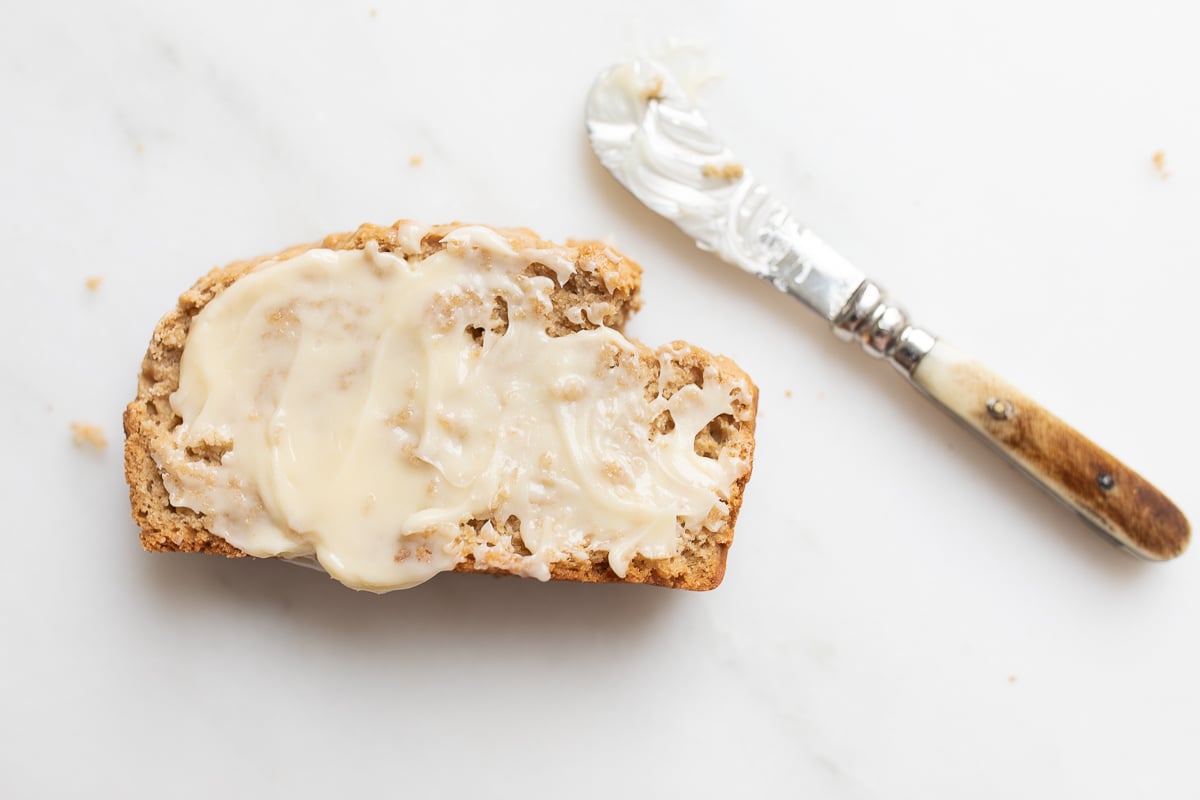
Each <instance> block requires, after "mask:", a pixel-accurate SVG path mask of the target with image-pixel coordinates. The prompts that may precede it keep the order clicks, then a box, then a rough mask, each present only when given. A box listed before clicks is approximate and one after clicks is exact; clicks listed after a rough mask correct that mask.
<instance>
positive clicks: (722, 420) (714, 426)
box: [693, 414, 737, 459]
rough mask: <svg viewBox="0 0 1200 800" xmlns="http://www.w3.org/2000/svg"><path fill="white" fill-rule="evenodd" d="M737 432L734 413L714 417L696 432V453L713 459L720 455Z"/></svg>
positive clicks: (694, 445) (694, 444)
mask: <svg viewBox="0 0 1200 800" xmlns="http://www.w3.org/2000/svg"><path fill="white" fill-rule="evenodd" d="M736 433H737V429H736V427H735V426H734V419H733V415H732V414H722V415H720V416H719V417H716V418H714V419H713V420H712V421H711V422H709V423H708V424H707V425H705V426H704V427H703V428H702V429H701V430H700V432H699V433H697V434H696V440H695V442H694V443H693V447H694V448H695V450H696V455H698V456H704V457H705V458H712V459H715V458H717V457H719V456H720V454H721V448H722V447H724V446H725V443H726V442H728V441H729V439H730V438H731V437H732V436H734V435H735V434H736Z"/></svg>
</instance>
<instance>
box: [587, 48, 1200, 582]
mask: <svg viewBox="0 0 1200 800" xmlns="http://www.w3.org/2000/svg"><path fill="white" fill-rule="evenodd" d="M587 132H588V139H589V141H590V142H591V145H592V149H593V150H594V151H595V153H596V156H597V157H598V158H599V159H600V162H601V163H602V164H603V165H604V166H605V167H606V168H607V169H608V170H609V172H611V173H612V174H613V176H614V177H615V178H616V179H617V180H618V181H619V182H620V183H621V184H622V185H623V186H625V188H626V189H628V190H629V191H630V192H631V193H632V194H633V195H634V197H636V198H637V199H638V200H640V201H642V203H644V204H645V205H646V206H648V207H649V208H650V209H652V210H653V211H655V212H657V213H658V214H660V215H661V216H663V217H665V218H667V219H669V220H670V221H671V222H673V223H675V225H677V226H678V227H679V228H680V229H681V230H682V231H683V232H684V233H686V234H688V235H689V236H691V237H692V239H694V240H695V242H696V244H697V245H698V246H699V247H700V248H701V249H702V250H708V251H711V252H712V253H714V254H715V255H717V256H718V257H719V258H721V259H722V260H723V261H725V262H727V263H729V264H732V265H734V266H736V267H739V268H741V269H743V270H745V271H746V272H749V273H751V274H753V275H757V276H759V277H760V278H763V279H765V280H767V281H768V282H769V283H771V285H773V286H774V287H775V288H777V289H779V290H780V291H782V292H786V293H788V294H790V295H792V296H793V297H795V298H796V299H798V300H800V301H801V302H802V303H804V305H806V306H808V307H809V308H811V309H812V310H813V311H816V312H817V313H818V314H820V315H821V316H822V317H824V318H825V319H826V320H828V321H829V322H830V323H831V325H832V327H833V332H834V333H835V334H836V335H837V336H838V337H839V338H841V339H843V340H846V341H858V342H859V343H860V344H861V345H862V346H863V349H864V350H866V352H867V353H869V354H870V355H872V356H875V357H877V358H881V359H884V360H886V361H888V363H890V364H891V365H892V366H893V367H895V368H896V369H897V370H898V371H899V372H900V373H901V374H902V375H904V376H905V377H906V378H907V379H908V380H909V382H910V383H912V384H913V385H914V386H915V387H916V388H917V389H919V390H920V391H921V392H922V393H923V394H924V395H925V396H927V397H928V398H929V399H931V400H933V401H934V402H935V403H937V404H938V405H939V406H941V407H942V408H943V409H944V410H946V411H947V412H948V413H949V414H950V415H951V416H952V417H954V418H955V419H957V420H958V421H959V422H961V423H963V424H965V425H966V426H967V427H969V428H970V429H971V430H972V431H974V432H975V433H976V434H978V435H979V436H980V438H982V439H983V441H984V442H986V443H987V444H988V445H990V446H991V447H992V448H993V450H994V451H995V452H997V453H999V454H1000V455H1002V456H1004V457H1005V458H1006V459H1007V460H1008V461H1009V462H1010V463H1012V464H1013V465H1015V466H1016V467H1017V468H1018V469H1020V470H1021V471H1022V472H1024V473H1025V474H1026V475H1027V476H1028V477H1029V478H1031V479H1032V480H1033V481H1034V482H1035V483H1037V484H1039V485H1040V486H1041V487H1043V488H1044V489H1046V490H1047V491H1049V492H1050V493H1051V494H1052V495H1053V496H1054V497H1056V498H1058V499H1059V500H1061V501H1062V502H1064V503H1065V504H1066V505H1067V506H1069V507H1070V508H1072V509H1073V510H1075V511H1076V512H1077V513H1078V514H1079V515H1080V516H1081V517H1082V518H1083V519H1084V520H1085V521H1087V522H1088V523H1089V524H1090V525H1091V526H1092V527H1093V528H1095V529H1096V530H1097V531H1099V532H1100V533H1102V534H1104V535H1105V536H1107V537H1108V538H1109V539H1110V540H1111V541H1113V542H1114V543H1116V544H1117V545H1119V546H1121V547H1123V548H1124V549H1125V550H1127V551H1129V552H1131V553H1133V554H1134V555H1136V556H1139V557H1141V558H1145V559H1148V560H1152V561H1164V560H1167V559H1171V558H1174V557H1176V556H1178V555H1180V554H1181V553H1182V552H1183V551H1184V550H1185V549H1186V548H1187V545H1188V542H1189V541H1190V539H1191V526H1190V525H1189V523H1188V521H1187V518H1186V517H1184V515H1183V513H1182V512H1181V511H1180V510H1179V508H1178V507H1176V506H1175V504H1174V503H1172V502H1171V500H1170V499H1168V498H1167V497H1166V496H1165V495H1163V493H1162V492H1160V491H1159V490H1158V489H1157V488H1155V487H1154V486H1153V485H1151V484H1150V483H1149V482H1148V481H1146V480H1145V479H1144V478H1142V476H1141V475H1139V474H1138V473H1137V472H1134V471H1133V470H1132V469H1130V468H1129V467H1127V466H1125V465H1124V464H1123V463H1121V462H1120V461H1119V460H1117V459H1116V458H1115V457H1113V456H1112V455H1110V454H1109V453H1108V452H1106V451H1105V450H1103V449H1102V448H1100V447H1099V446H1098V445H1096V444H1094V443H1093V442H1092V441H1090V440H1089V439H1087V438H1086V437H1085V436H1083V435H1082V434H1080V433H1079V432H1078V431H1076V430H1075V429H1074V428H1072V427H1071V426H1069V425H1067V424H1066V423H1065V422H1063V421H1062V420H1061V419H1059V418H1058V417H1056V416H1054V415H1053V414H1051V413H1050V412H1049V411H1047V410H1046V409H1045V408H1043V407H1042V406H1041V405H1039V404H1038V403H1037V402H1035V401H1034V400H1032V399H1030V398H1029V397H1028V396H1026V395H1025V394H1023V393H1022V392H1020V391H1019V390H1017V389H1016V388H1015V387H1013V386H1012V385H1011V384H1009V383H1007V382H1006V381H1004V380H1003V379H1001V378H1000V377H999V376H998V375H996V374H995V373H993V372H992V371H991V370H990V369H988V368H987V367H985V366H984V365H983V364H981V363H979V362H978V361H975V360H974V359H971V358H969V357H967V356H965V355H963V354H962V353H961V352H959V351H958V350H957V349H955V348H954V347H953V346H952V345H950V344H948V343H947V342H945V341H944V340H942V339H940V338H938V337H936V336H934V335H932V334H930V333H929V332H927V331H925V330H923V329H921V328H919V327H917V326H915V325H913V324H911V323H910V322H909V320H908V317H907V315H906V314H905V312H904V311H903V310H902V309H900V308H899V307H897V306H896V305H893V304H892V303H891V302H890V300H889V298H888V296H887V294H886V293H885V292H884V291H883V290H882V289H881V288H880V287H879V286H877V285H876V284H874V283H872V282H871V281H870V280H868V279H867V278H866V276H865V275H864V274H862V273H861V272H859V271H858V270H857V269H855V268H854V267H853V266H852V265H851V264H850V263H849V262H848V261H846V260H845V259H844V258H842V257H841V256H839V255H838V254H837V253H836V252H835V251H834V250H833V248H831V247H830V246H829V245H827V244H825V242H823V241H821V240H820V239H819V238H818V237H817V236H816V235H815V234H813V233H812V231H810V230H809V229H807V228H805V227H804V226H803V225H801V224H800V223H799V222H798V221H797V220H796V219H795V218H794V217H793V216H792V214H791V213H790V212H789V211H788V209H787V208H785V207H784V206H783V204H782V203H780V202H779V201H778V200H777V199H776V198H775V197H774V196H773V194H772V193H771V191H770V190H769V189H768V188H767V187H765V186H764V185H762V184H760V183H758V181H756V180H755V178H754V176H753V174H752V173H751V172H750V170H749V169H747V168H746V167H745V165H744V164H743V162H742V161H741V159H739V158H738V157H737V156H736V155H735V154H734V152H733V151H732V150H731V149H730V148H729V147H728V146H726V145H725V144H724V143H723V142H722V141H721V140H720V139H718V138H717V137H716V136H715V135H714V134H713V131H712V128H711V126H710V125H709V123H708V120H707V119H706V118H705V117H704V115H703V114H702V113H701V111H700V110H699V108H697V107H696V105H695V103H694V102H693V101H692V99H691V97H690V96H689V94H688V93H687V92H686V91H684V89H683V87H682V86H681V85H680V83H679V81H678V80H676V78H675V77H674V76H673V75H672V74H671V72H670V71H669V70H668V69H667V68H666V67H665V66H664V65H663V64H662V63H660V62H658V61H655V60H653V59H639V60H636V61H632V62H628V63H624V64H619V65H617V66H614V67H612V68H610V69H608V70H606V71H604V72H602V73H601V74H600V76H599V77H598V78H597V79H596V82H595V83H594V84H593V86H592V89H591V92H590V94H589V95H588V100H587Z"/></svg>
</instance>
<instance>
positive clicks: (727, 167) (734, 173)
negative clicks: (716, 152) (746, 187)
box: [700, 161, 746, 181]
mask: <svg viewBox="0 0 1200 800" xmlns="http://www.w3.org/2000/svg"><path fill="white" fill-rule="evenodd" d="M700 174H701V175H703V176H704V177H706V178H724V179H725V180H727V181H736V180H737V179H738V178H740V177H742V176H743V175H745V174H746V168H745V167H743V166H742V165H741V164H739V163H737V162H736V161H730V162H729V163H728V164H719V165H718V164H705V165H704V169H702V170H700Z"/></svg>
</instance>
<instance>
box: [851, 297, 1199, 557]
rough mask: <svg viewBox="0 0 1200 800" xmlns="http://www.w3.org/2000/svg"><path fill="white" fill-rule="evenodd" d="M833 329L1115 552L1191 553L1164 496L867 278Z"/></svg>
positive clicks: (1180, 519)
mask: <svg viewBox="0 0 1200 800" xmlns="http://www.w3.org/2000/svg"><path fill="white" fill-rule="evenodd" d="M834 326H835V327H834V331H835V332H836V333H837V334H838V335H839V337H840V338H843V339H847V340H854V339H857V340H858V341H860V342H861V343H862V345H863V347H864V349H866V350H867V352H868V353H871V354H872V355H875V356H879V357H881V358H886V359H887V360H888V361H889V362H890V363H891V364H892V365H893V366H894V367H896V368H897V369H898V370H899V371H900V372H901V373H902V374H904V375H905V376H906V377H908V379H909V380H910V381H911V382H912V383H913V385H914V386H916V387H917V388H918V389H919V390H920V391H921V392H922V393H923V394H925V395H926V396H927V397H929V398H930V399H932V400H933V401H934V402H936V403H937V404H938V405H939V406H941V407H942V408H943V409H944V410H945V411H947V412H948V413H949V414H950V415H951V416H953V417H955V418H956V419H957V420H959V421H960V422H962V423H964V424H965V425H966V426H967V427H968V428H970V429H971V430H973V431H974V432H975V433H976V434H978V435H979V436H980V437H981V438H982V439H983V440H984V441H985V442H986V443H987V444H988V445H990V446H991V447H992V448H993V449H994V450H995V451H996V452H998V453H1000V454H1001V455H1002V456H1004V457H1005V458H1007V459H1008V460H1009V461H1010V462H1011V463H1012V464H1014V465H1015V466H1016V467H1018V468H1019V469H1020V470H1021V471H1022V472H1024V473H1025V474H1026V475H1027V476H1029V477H1030V478H1031V479H1032V480H1033V481H1034V482H1035V483H1037V484H1039V485H1041V486H1042V487H1043V488H1044V489H1046V490H1047V491H1049V492H1050V493H1051V494H1052V495H1054V496H1055V497H1057V498H1058V499H1059V500H1061V501H1063V502H1064V503H1066V504H1067V505H1068V506H1070V507H1071V508H1072V509H1074V510H1075V511H1076V512H1077V513H1078V514H1079V515H1080V516H1081V517H1083V519H1084V520H1085V521H1087V522H1088V523H1090V524H1091V526H1092V527H1093V528H1095V529H1096V530H1098V531H1099V532H1100V533H1102V534H1104V535H1106V536H1108V537H1109V538H1110V539H1112V540H1113V541H1114V542H1116V543H1117V544H1118V545H1120V546H1122V547H1123V548H1125V549H1126V550H1128V551H1130V552H1131V553H1133V554H1134V555H1137V556H1139V557H1141V558H1144V559H1148V560H1151V561H1165V560H1167V559H1171V558H1174V557H1176V556H1178V555H1179V554H1181V553H1182V552H1183V551H1184V550H1185V549H1186V548H1187V545H1188V542H1189V540H1190V539H1191V526H1190V525H1189V524H1188V521H1187V518H1186V517H1184V515H1183V512H1181V511H1180V510H1179V508H1178V507H1176V506H1175V504H1174V503H1172V502H1171V501H1170V500H1169V499H1168V498H1167V497H1166V496H1165V495H1164V494H1163V493H1162V492H1160V491H1159V490H1158V489H1156V488H1155V487H1154V486H1153V485H1152V484H1150V483H1149V482H1148V481H1147V480H1146V479H1145V478H1143V477H1142V476H1141V475H1139V474H1138V473H1137V472H1135V471H1133V470H1132V469H1130V468H1129V467H1127V466H1125V465H1124V464H1123V463H1121V462H1120V461H1119V460H1117V459H1116V458H1115V457H1114V456H1112V455H1111V454H1110V453H1108V452H1107V451H1105V450H1104V449H1103V448H1101V447H1100V446H1099V445H1096V444H1095V443H1093V442H1092V441H1091V440H1090V439H1088V438H1087V437H1085V436H1084V435H1083V434H1081V433H1079V431H1077V430H1075V429H1074V428H1072V427H1071V426H1070V425H1068V424H1067V423H1065V422H1063V421H1062V420H1061V419H1059V418H1058V417H1056V416H1055V415H1054V414H1051V413H1050V412H1049V411H1047V410H1046V409H1045V408H1043V407H1042V406H1041V405H1040V404H1039V403H1037V402H1036V401H1034V400H1032V399H1031V398H1030V397H1029V396H1028V395H1026V394H1024V393H1023V392H1021V391H1020V390H1018V389H1017V388H1016V387H1014V386H1013V385H1012V384H1010V383H1008V382H1007V381H1005V380H1003V379H1002V378H1000V376H998V375H997V374H996V373H994V372H993V371H992V370H990V369H988V368H987V367H986V366H984V365H983V364H981V363H979V362H978V361H976V360H974V359H972V358H970V357H968V356H966V355H964V354H963V353H961V352H960V351H959V350H957V349H956V348H955V347H953V346H952V345H950V344H947V343H946V342H944V341H942V340H940V339H937V338H935V337H933V336H932V335H930V334H929V333H927V332H926V331H924V330H921V329H920V328H917V327H915V326H912V325H910V324H908V320H907V317H906V315H905V314H904V312H903V311H902V310H900V309H899V308H897V307H896V306H894V305H890V304H889V303H888V302H887V297H886V295H885V294H884V293H883V292H882V290H880V289H879V287H877V286H875V285H874V284H872V283H871V282H870V281H866V282H864V283H863V285H862V286H860V287H859V289H858V291H857V292H856V293H855V295H854V297H853V298H852V299H851V300H850V302H849V303H848V304H847V306H846V308H845V309H843V311H842V313H841V314H840V315H839V316H838V318H837V319H836V320H835V322H834Z"/></svg>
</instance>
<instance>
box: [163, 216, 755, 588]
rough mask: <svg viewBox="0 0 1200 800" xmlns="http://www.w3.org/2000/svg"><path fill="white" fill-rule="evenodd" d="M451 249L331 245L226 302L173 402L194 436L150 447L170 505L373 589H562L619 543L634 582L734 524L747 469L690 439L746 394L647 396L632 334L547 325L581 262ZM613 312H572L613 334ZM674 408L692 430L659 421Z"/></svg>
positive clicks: (211, 314)
mask: <svg viewBox="0 0 1200 800" xmlns="http://www.w3.org/2000/svg"><path fill="white" fill-rule="evenodd" d="M406 235H408V236H411V237H413V239H414V241H417V242H419V241H420V236H421V235H422V231H421V230H419V229H415V228H414V229H412V230H409V231H407V232H406ZM442 244H443V248H442V249H441V250H438V251H437V252H434V253H432V254H430V255H426V256H425V257H423V258H417V257H415V256H409V257H408V258H405V257H402V253H386V252H380V251H379V250H378V247H377V246H375V243H374V242H369V243H368V245H369V246H368V248H367V249H365V250H327V249H313V250H309V251H307V252H305V253H303V254H302V255H298V256H295V257H292V258H288V259H285V260H274V261H268V262H265V263H263V264H261V265H259V266H258V267H256V268H255V269H254V270H252V271H251V272H249V273H248V274H246V275H244V276H242V277H241V278H239V279H238V280H237V281H236V282H234V283H233V284H232V285H230V286H229V287H228V288H226V289H225V290H224V291H223V292H221V293H220V294H219V295H218V296H217V297H215V298H214V299H213V300H212V301H211V302H209V303H208V305H206V306H205V307H204V308H203V309H202V310H201V311H200V312H199V314H197V315H196V317H195V318H194V319H193V320H192V322H191V326H190V329H189V331H188V335H187V341H186V345H185V347H184V351H183V356H182V361H181V365H180V380H179V387H178V389H177V390H176V391H175V392H174V393H173V394H172V395H171V398H170V402H171V405H172V408H173V409H174V411H175V413H176V414H177V415H178V417H179V418H180V419H181V420H182V421H181V422H180V423H179V424H178V425H177V426H176V427H175V428H174V429H173V430H172V431H171V433H170V435H169V436H168V437H166V438H164V439H163V440H161V441H160V442H158V443H157V444H156V445H155V447H154V451H153V456H154V459H155V462H156V463H157V465H158V467H159V470H160V471H161V473H162V476H163V482H164V484H165V485H166V487H167V490H168V492H169V494H170V500H171V503H172V504H173V505H174V506H176V507H183V508H189V509H192V510H194V511H196V512H199V513H200V514H202V515H204V520H205V524H206V526H207V527H208V528H209V529H210V530H211V531H212V533H214V534H216V535H218V536H221V537H223V538H224V539H226V540H227V541H228V542H229V543H231V544H232V545H234V546H236V547H237V548H239V549H241V550H242V551H244V552H246V553H249V554H250V555H254V556H261V557H283V558H288V559H302V560H303V559H315V561H316V562H317V563H319V565H320V566H321V567H322V568H323V569H324V570H326V571H327V572H328V573H329V574H330V575H331V576H333V577H334V578H336V579H337V580H339V581H341V582H342V583H345V584H346V585H348V586H351V587H354V588H358V589H367V590H371V591H387V590H391V589H400V588H405V587H410V586H413V585H416V584H419V583H421V582H423V581H425V580H427V579H429V578H430V577H432V576H433V575H435V574H436V573H438V572H441V571H444V570H449V569H453V568H454V567H455V566H456V565H457V564H459V563H461V562H463V561H464V560H466V559H468V558H473V559H474V561H475V564H476V566H477V567H479V568H485V567H496V568H500V569H504V570H507V571H510V572H515V573H518V574H522V575H526V576H531V577H537V578H540V579H542V580H546V579H548V578H549V577H550V572H551V566H552V565H553V564H554V563H555V562H558V561H561V560H564V559H580V558H581V559H585V560H586V559H587V558H588V557H589V555H590V554H592V553H597V552H599V553H606V554H607V558H608V563H609V564H610V566H611V567H612V569H613V571H614V572H615V573H616V574H617V575H618V576H624V575H625V572H626V570H627V569H628V567H629V564H630V562H631V561H632V559H633V558H635V557H636V556H639V555H640V556H644V557H646V558H649V559H658V558H666V557H670V556H672V555H676V554H678V553H679V552H680V548H681V546H682V536H683V532H684V531H685V530H702V529H704V528H707V529H708V530H714V531H716V530H720V529H721V528H722V527H723V526H724V525H726V524H727V522H728V511H729V509H728V506H727V500H728V495H727V493H728V491H729V487H731V486H732V485H733V484H734V483H735V482H736V481H737V480H738V478H740V477H741V476H742V475H744V474H745V473H746V472H747V471H748V470H749V464H748V463H746V462H745V461H744V460H742V459H739V458H737V457H735V456H732V455H729V454H726V453H722V454H721V455H720V456H719V457H717V458H706V457H702V456H701V455H699V454H697V452H696V450H695V446H694V441H695V437H696V435H697V433H698V432H700V431H701V430H703V429H704V428H705V427H706V426H707V425H708V424H709V422H710V421H712V420H713V419H714V418H716V417H718V416H719V415H722V414H737V413H739V412H736V411H735V409H739V408H740V409H743V411H742V412H741V413H748V412H746V411H745V410H744V409H745V408H746V407H747V406H749V405H750V404H749V403H748V402H746V400H747V398H748V397H749V393H750V391H751V390H750V388H749V387H748V386H746V385H745V384H742V383H737V382H729V381H725V382H722V381H719V380H717V375H716V370H715V369H711V368H710V374H706V375H705V378H706V380H704V381H703V382H702V385H694V384H689V385H687V386H684V387H683V388H682V389H680V390H678V391H676V392H675V393H673V394H671V395H670V397H669V398H665V397H663V396H661V395H659V396H656V397H653V398H652V399H651V398H649V397H648V396H647V392H646V380H645V378H644V377H639V375H638V374H636V372H635V370H634V368H633V367H632V366H629V365H630V364H633V363H637V359H634V358H626V359H621V358H619V356H620V355H621V354H623V353H629V354H636V353H637V352H638V349H637V348H636V346H635V345H633V344H632V343H630V342H629V341H628V340H627V339H625V338H624V337H623V336H622V335H621V334H620V333H619V332H617V331H615V330H613V329H611V328H606V327H598V328H594V329H591V330H582V331H577V332H573V333H569V334H566V335H561V336H552V335H550V334H549V333H548V332H547V320H548V319H549V318H550V317H551V315H552V312H553V308H552V305H551V293H552V292H553V291H554V290H555V289H556V286H558V285H562V284H564V283H565V282H566V281H567V280H568V279H569V278H570V277H571V274H572V273H573V271H574V270H575V269H576V266H575V264H574V261H573V260H572V259H571V258H568V257H567V256H569V255H570V251H569V250H568V249H566V248H564V249H561V250H555V251H542V250H528V251H517V250H514V249H513V246H512V245H511V244H510V243H509V241H508V240H507V239H505V238H504V237H503V236H501V235H500V234H498V233H497V232H495V231H493V230H491V229H489V228H484V227H476V226H468V227H462V228H459V229H457V230H455V231H454V232H452V233H450V234H448V235H447V236H445V237H443V239H442ZM418 249H419V247H412V248H402V251H403V252H407V253H411V252H416V251H417V250H418ZM535 262H536V263H538V264H542V265H545V266H546V267H549V269H542V270H530V268H529V267H530V265H531V264H532V263H535ZM550 273H552V275H551V274H550ZM600 305H601V306H603V305H604V304H600ZM595 306H596V304H594V303H593V304H592V307H587V306H586V305H584V306H581V307H577V308H571V309H568V310H567V312H566V316H567V318H568V319H572V320H573V321H574V322H575V323H576V324H580V322H582V321H583V320H584V319H585V318H586V319H587V320H590V321H592V322H596V321H598V320H599V319H600V318H601V317H603V315H604V313H605V311H606V310H607V309H606V308H604V307H595ZM501 309H502V310H503V312H504V314H503V315H501V314H500V313H499V311H500V310H501ZM504 315H506V318H507V322H506V323H504V321H503V316H504ZM642 352H643V353H644V352H645V351H644V350H643V351H642ZM663 357H664V358H665V357H666V356H663ZM735 401H739V402H735ZM663 412H669V413H670V418H671V419H672V420H673V422H674V427H673V428H672V429H670V430H667V431H658V430H655V429H654V425H653V423H654V420H655V419H656V418H659V416H660V415H661V414H662V413H663ZM501 522H504V523H506V524H504V525H501V526H500V527H501V528H503V529H504V530H507V531H508V533H503V532H502V531H501V530H498V528H497V525H499V524H500V523H501ZM517 528H519V541H514V534H513V531H514V530H516V529H517Z"/></svg>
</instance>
